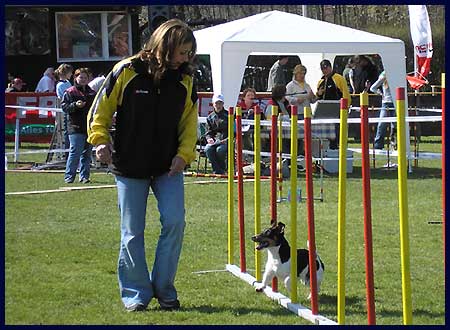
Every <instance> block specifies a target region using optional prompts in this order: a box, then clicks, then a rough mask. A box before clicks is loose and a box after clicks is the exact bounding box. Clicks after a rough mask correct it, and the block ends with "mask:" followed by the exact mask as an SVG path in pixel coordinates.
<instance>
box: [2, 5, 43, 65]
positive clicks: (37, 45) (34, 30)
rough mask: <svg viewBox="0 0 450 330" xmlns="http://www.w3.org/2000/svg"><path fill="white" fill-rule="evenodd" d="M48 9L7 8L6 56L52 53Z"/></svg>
mask: <svg viewBox="0 0 450 330" xmlns="http://www.w3.org/2000/svg"><path fill="white" fill-rule="evenodd" d="M49 40H50V37H49V11H48V8H18V7H6V10H5V55H8V56H9V55H46V54H49V53H50V42H49Z"/></svg>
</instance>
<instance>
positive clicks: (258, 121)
mask: <svg viewBox="0 0 450 330" xmlns="http://www.w3.org/2000/svg"><path fill="white" fill-rule="evenodd" d="M254 145H255V148H254V149H255V157H254V160H255V185H254V188H255V235H257V234H259V233H260V232H261V181H260V177H261V109H260V108H259V106H256V107H255V129H254ZM255 247H256V243H255ZM255 278H256V280H257V281H258V282H261V281H262V277H261V251H259V250H256V249H255Z"/></svg>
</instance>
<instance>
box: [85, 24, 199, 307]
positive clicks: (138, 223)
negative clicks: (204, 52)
mask: <svg viewBox="0 0 450 330" xmlns="http://www.w3.org/2000/svg"><path fill="white" fill-rule="evenodd" d="M196 50H197V44H196V41H195V37H194V33H193V32H192V30H191V29H190V28H189V27H188V26H187V25H186V24H185V23H183V22H182V21H180V20H178V19H171V20H168V21H166V22H164V23H162V24H161V25H160V26H159V27H158V28H157V29H156V30H155V31H154V32H153V34H152V35H151V36H150V39H149V40H148V41H147V42H146V43H145V44H144V47H143V50H141V51H140V52H139V53H138V54H136V55H134V56H131V57H129V58H126V59H124V60H122V61H120V62H118V63H117V64H116V65H115V66H114V68H113V70H112V72H110V73H109V74H108V76H107V78H106V81H105V82H104V83H103V85H102V87H101V89H100V90H99V92H98V93H97V98H96V102H95V103H94V105H93V106H92V108H91V110H90V112H89V117H88V122H89V130H88V132H89V137H88V141H89V142H90V143H92V144H94V145H96V146H97V148H96V154H97V159H98V160H99V161H100V162H102V163H107V164H111V163H112V173H113V174H115V176H116V183H117V192H118V200H119V209H120V216H121V243H120V254H119V262H118V278H119V287H120V294H121V298H122V302H123V304H124V305H125V308H126V310H128V311H143V310H145V309H146V307H147V305H148V304H149V303H150V301H151V299H152V298H154V297H155V298H157V299H158V302H159V304H160V306H161V309H162V310H175V309H179V308H180V302H179V301H178V299H177V290H176V289H175V285H174V281H175V275H176V272H177V267H178V260H179V257H180V253H181V246H182V241H183V236H184V228H185V206H184V184H183V170H184V168H185V167H186V165H187V164H189V163H191V162H192V161H193V160H194V159H195V144H196V142H197V120H198V119H197V118H198V111H197V103H198V102H197V101H198V100H197V93H196V91H195V86H194V84H193V77H192V75H193V71H194V70H193V65H192V63H193V62H192V61H193V58H194V57H195V53H196ZM116 111H117V116H116V131H115V135H114V142H113V143H114V144H113V145H112V143H111V138H110V134H109V127H110V125H111V121H112V117H113V114H114V113H115V112H116ZM150 188H151V189H152V191H153V193H154V196H155V197H156V200H157V203H158V210H159V213H160V217H159V220H160V222H161V225H162V228H161V234H160V236H159V240H158V244H157V247H156V251H155V261H154V264H153V270H152V272H151V274H149V269H148V266H147V261H146V257H145V246H144V229H145V215H146V209H147V199H148V193H149V189H150ZM152 228H154V227H152Z"/></svg>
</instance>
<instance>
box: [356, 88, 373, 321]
mask: <svg viewBox="0 0 450 330" xmlns="http://www.w3.org/2000/svg"><path fill="white" fill-rule="evenodd" d="M368 104H369V95H368V94H367V93H361V94H360V105H361V150H362V180H363V204H364V242H365V257H366V302H367V323H368V324H369V325H374V324H375V323H376V322H375V294H374V284H373V282H374V281H373V251H372V210H371V201H370V161H369V107H368Z"/></svg>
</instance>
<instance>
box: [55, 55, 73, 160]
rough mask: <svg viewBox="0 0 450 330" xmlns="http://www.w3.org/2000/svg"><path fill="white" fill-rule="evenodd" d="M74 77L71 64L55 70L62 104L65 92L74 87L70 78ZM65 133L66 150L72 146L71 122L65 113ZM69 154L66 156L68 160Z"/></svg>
mask: <svg viewBox="0 0 450 330" xmlns="http://www.w3.org/2000/svg"><path fill="white" fill-rule="evenodd" d="M72 75H73V66H72V65H70V64H66V63H63V64H61V65H60V66H59V67H58V68H57V69H56V70H55V78H56V80H57V81H58V82H57V83H56V96H57V97H58V100H59V102H62V99H63V96H64V92H65V91H66V89H68V88H70V87H72V83H71V82H70V78H72ZM63 117H64V119H63V131H64V148H65V149H68V148H69V146H70V141H69V133H68V132H67V122H68V120H69V118H68V114H67V113H66V112H64V114H63ZM67 157H68V154H66V158H67Z"/></svg>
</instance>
